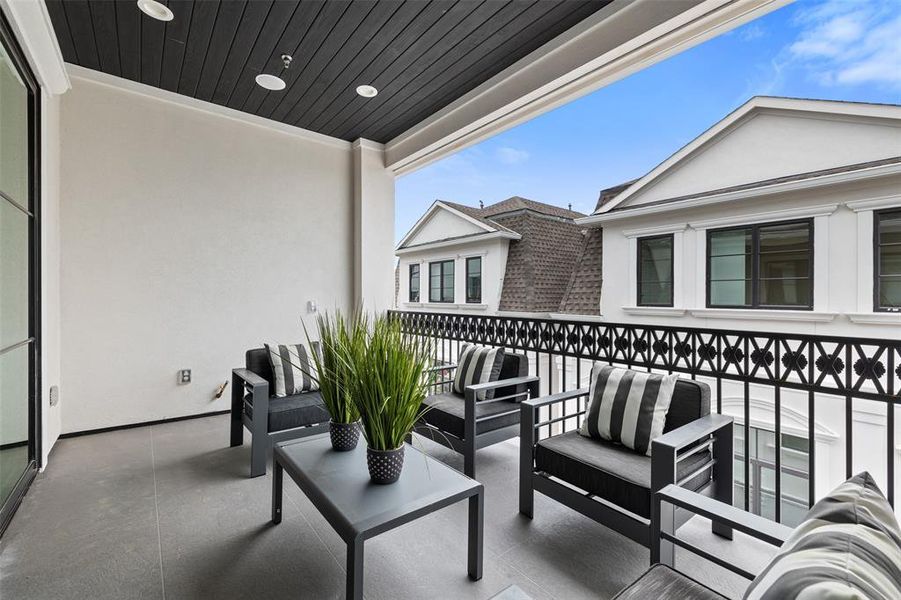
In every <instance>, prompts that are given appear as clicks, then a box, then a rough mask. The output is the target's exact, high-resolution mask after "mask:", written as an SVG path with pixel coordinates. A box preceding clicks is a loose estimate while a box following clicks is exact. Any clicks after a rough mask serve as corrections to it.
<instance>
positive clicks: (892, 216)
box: [873, 209, 901, 312]
mask: <svg viewBox="0 0 901 600" xmlns="http://www.w3.org/2000/svg"><path fill="white" fill-rule="evenodd" d="M873 220H874V222H875V226H876V231H875V249H876V256H875V260H874V261H873V272H874V274H875V278H874V279H875V286H876V290H875V294H874V296H875V300H876V302H875V304H876V306H875V307H874V308H875V309H876V310H877V311H893V312H894V311H901V209H892V210H887V211H882V212H877V213H875V214H874V219H873Z"/></svg>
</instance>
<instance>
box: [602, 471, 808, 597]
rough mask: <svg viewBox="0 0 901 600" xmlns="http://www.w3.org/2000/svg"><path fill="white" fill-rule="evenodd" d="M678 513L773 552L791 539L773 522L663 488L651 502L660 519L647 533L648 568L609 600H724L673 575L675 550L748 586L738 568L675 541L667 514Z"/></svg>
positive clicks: (675, 572) (746, 575) (751, 576)
mask: <svg viewBox="0 0 901 600" xmlns="http://www.w3.org/2000/svg"><path fill="white" fill-rule="evenodd" d="M677 508H678V509H679V510H682V511H685V513H686V514H689V515H699V516H701V517H703V518H706V519H710V520H711V521H712V522H713V523H717V524H719V525H720V526H721V527H724V528H726V527H727V528H733V529H735V530H737V531H740V532H741V533H744V534H746V535H749V536H751V537H752V538H755V539H758V540H761V541H763V542H766V543H768V544H771V545H773V546H775V547H777V548H778V547H780V546H782V544H784V543H785V541H786V540H787V539H788V538H789V536H790V535H791V534H792V529H791V528H790V527H786V526H785V525H782V524H780V523H776V522H775V521H771V520H769V519H767V518H764V517H761V516H759V515H755V514H751V513H749V512H746V511H743V510H742V509H740V508H735V507H734V506H732V505H731V504H726V503H723V502H719V501H717V500H714V499H712V498H708V497H707V496H703V495H701V494H698V493H697V492H692V491H690V490H687V489H685V488H681V487H679V486H677V485H674V484H673V485H668V486H666V487H664V488H663V489H662V490H660V491H658V492H657V493H656V494H655V497H654V513H655V514H656V515H659V518H655V519H654V523H655V527H654V528H653V530H652V531H651V567H650V568H649V569H648V570H647V571H645V573H644V574H643V575H642V576H641V577H639V578H638V579H636V580H635V581H634V582H632V583H631V584H630V585H628V586H626V588H625V589H623V590H621V591H620V592H619V593H618V594H617V595H616V596H614V600H660V599H661V598H680V599H684V600H726V597H725V596H723V595H721V594H720V593H719V592H717V591H715V590H712V589H710V588H709V587H707V586H706V585H704V584H702V583H699V582H697V581H695V580H694V579H692V578H691V577H689V576H687V575H685V574H683V573H681V572H680V571H678V570H677V568H676V563H675V555H674V553H673V547H674V544H678V545H679V546H680V547H682V548H684V549H685V550H687V551H688V552H691V553H692V554H695V555H697V556H700V557H701V558H703V559H706V560H708V561H710V562H712V563H714V564H716V565H719V566H720V567H723V568H725V569H727V570H729V571H732V572H733V573H736V574H738V575H741V576H742V577H744V578H746V579H748V580H753V579H754V578H755V575H754V574H753V573H751V572H749V571H747V570H745V569H744V568H743V567H741V566H740V565H734V564H732V563H730V562H728V561H725V560H723V559H721V558H719V557H718V556H716V555H714V554H712V553H710V552H708V551H707V550H704V549H703V548H700V547H699V546H696V545H694V544H692V543H690V542H687V541H685V540H682V539H679V538H678V537H676V527H675V522H674V520H673V519H672V514H673V511H674V510H676V509H677Z"/></svg>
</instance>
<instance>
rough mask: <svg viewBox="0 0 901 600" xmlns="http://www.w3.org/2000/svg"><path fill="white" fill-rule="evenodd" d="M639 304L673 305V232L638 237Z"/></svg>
mask: <svg viewBox="0 0 901 600" xmlns="http://www.w3.org/2000/svg"><path fill="white" fill-rule="evenodd" d="M637 302H638V306H672V305H673V234H669V235H656V236H652V237H644V238H639V239H638V298H637Z"/></svg>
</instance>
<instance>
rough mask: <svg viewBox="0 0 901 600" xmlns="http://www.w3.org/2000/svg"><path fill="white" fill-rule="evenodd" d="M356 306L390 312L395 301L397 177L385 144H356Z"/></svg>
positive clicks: (354, 152)
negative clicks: (388, 161) (387, 165)
mask: <svg viewBox="0 0 901 600" xmlns="http://www.w3.org/2000/svg"><path fill="white" fill-rule="evenodd" d="M353 178H354V191H353V193H354V202H353V210H354V265H353V284H354V285H353V290H354V304H355V306H360V307H363V308H364V309H366V310H377V311H381V310H387V309H389V308H391V307H392V306H393V300H394V173H393V172H391V171H389V170H388V169H386V168H385V149H384V146H383V145H382V144H376V143H375V142H370V141H369V140H364V139H359V140H357V141H356V142H354V143H353Z"/></svg>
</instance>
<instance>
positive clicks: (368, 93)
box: [357, 85, 379, 98]
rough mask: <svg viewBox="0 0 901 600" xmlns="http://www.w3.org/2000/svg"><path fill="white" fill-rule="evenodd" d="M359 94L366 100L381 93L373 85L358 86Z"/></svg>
mask: <svg viewBox="0 0 901 600" xmlns="http://www.w3.org/2000/svg"><path fill="white" fill-rule="evenodd" d="M357 93H358V94H360V95H361V96H363V97H364V98H375V97H376V96H377V95H378V93H379V91H378V90H377V89H375V88H374V87H372V86H371V85H358V86H357Z"/></svg>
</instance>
